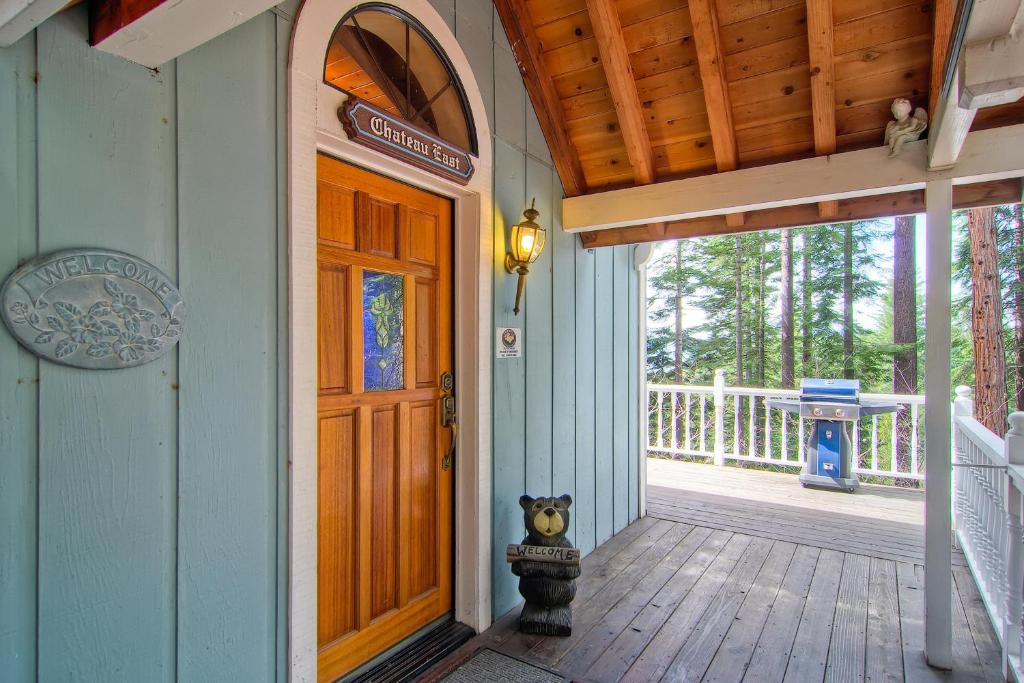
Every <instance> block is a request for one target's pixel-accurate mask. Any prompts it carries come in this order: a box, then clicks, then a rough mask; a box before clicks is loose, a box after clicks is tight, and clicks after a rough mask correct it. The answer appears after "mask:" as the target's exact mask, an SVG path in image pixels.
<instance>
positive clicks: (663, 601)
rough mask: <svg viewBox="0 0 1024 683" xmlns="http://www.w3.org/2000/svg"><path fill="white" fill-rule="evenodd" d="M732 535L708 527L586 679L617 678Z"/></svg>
mask: <svg viewBox="0 0 1024 683" xmlns="http://www.w3.org/2000/svg"><path fill="white" fill-rule="evenodd" d="M731 538H732V534H731V533H729V532H727V531H722V530H720V529H716V530H711V534H710V535H709V536H708V538H707V540H706V541H704V543H703V544H702V545H701V547H700V549H698V551H697V552H696V553H694V554H693V556H692V557H690V559H689V561H688V562H687V563H686V564H684V565H683V566H682V567H680V568H679V570H678V571H677V572H676V573H675V574H674V575H673V576H672V578H671V579H669V581H668V582H667V583H666V584H665V586H664V587H663V588H662V589H661V590H660V591H658V594H657V595H655V596H654V597H653V598H652V599H651V601H650V602H648V603H647V605H646V606H645V607H644V608H643V609H642V610H641V611H640V613H639V614H638V615H637V616H636V617H635V618H634V619H633V621H631V622H630V623H629V626H628V627H627V628H625V629H623V630H622V632H621V633H619V635H618V636H617V637H616V638H615V640H614V641H613V642H612V643H611V645H609V646H608V648H607V649H606V650H605V651H604V653H603V654H602V655H601V657H600V658H599V659H598V660H597V662H595V663H594V665H593V666H591V667H590V670H589V671H588V672H587V678H588V680H593V681H597V682H610V681H617V680H619V679H620V678H621V677H622V676H623V674H624V673H625V672H626V670H627V669H629V667H630V666H631V665H632V664H633V662H634V661H636V658H637V657H639V656H640V653H641V652H643V650H644V648H645V647H647V644H648V643H650V642H651V639H652V638H654V636H655V635H657V633H658V631H659V629H660V628H661V627H662V625H663V624H664V623H665V622H666V621H668V619H669V617H671V616H672V613H673V612H674V611H675V609H676V607H678V605H679V603H680V602H681V601H682V600H683V599H684V598H685V597H686V596H687V595H688V594H689V592H690V590H691V589H692V588H693V586H694V585H695V584H696V583H697V581H699V580H700V578H701V577H702V576H703V575H704V573H705V572H706V571H707V569H708V568H709V567H710V566H711V564H712V563H713V562H714V560H715V558H717V557H718V555H719V554H720V553H721V552H722V549H723V548H725V546H726V544H727V543H728V541H729V539H731Z"/></svg>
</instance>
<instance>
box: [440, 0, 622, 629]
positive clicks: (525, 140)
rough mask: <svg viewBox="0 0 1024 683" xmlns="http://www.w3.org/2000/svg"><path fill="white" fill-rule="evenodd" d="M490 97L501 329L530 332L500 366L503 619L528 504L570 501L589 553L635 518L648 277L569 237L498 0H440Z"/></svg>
mask: <svg viewBox="0 0 1024 683" xmlns="http://www.w3.org/2000/svg"><path fill="white" fill-rule="evenodd" d="M433 2H434V6H435V7H436V8H437V10H438V12H440V14H441V15H442V16H443V17H445V18H446V20H447V21H449V25H452V23H451V22H452V21H454V31H455V35H456V38H458V40H459V42H460V44H461V45H462V46H463V49H465V51H466V53H467V55H468V56H469V60H470V63H471V64H472V65H473V66H474V69H475V75H476V78H477V81H478V83H479V84H480V86H481V89H482V90H483V91H484V97H485V101H486V102H487V106H488V113H489V116H490V118H491V121H492V130H493V131H494V148H495V165H494V196H495V206H494V245H495V248H494V277H495V280H494V324H495V326H498V327H500V326H512V327H521V328H522V330H523V339H524V341H525V345H524V353H523V357H522V358H519V359H496V360H495V361H494V387H493V393H494V406H493V410H494V425H493V436H494V451H493V452H494V468H493V477H494V481H493V486H494V494H493V496H494V500H493V515H494V526H493V531H494V548H495V553H494V561H493V578H494V587H493V593H494V595H493V599H494V614H495V616H496V617H497V616H499V615H501V614H503V613H504V612H506V611H507V610H509V609H511V608H512V607H514V606H515V604H516V603H517V602H518V601H519V600H520V597H519V593H518V590H517V583H516V580H515V578H514V577H513V576H512V573H511V572H510V571H509V568H508V565H507V564H506V563H505V558H504V553H503V552H500V551H501V549H502V548H504V546H505V544H507V543H513V542H519V541H520V540H521V539H522V536H523V515H522V509H521V508H520V507H519V496H521V495H522V494H523V493H529V494H531V495H535V496H540V495H559V494H562V493H569V494H571V495H572V496H573V500H574V504H573V507H572V509H571V512H572V514H573V517H572V523H571V530H572V538H573V541H574V542H575V543H576V545H577V546H578V547H580V548H582V549H583V551H584V552H590V551H591V550H593V549H594V547H596V546H597V545H599V544H600V543H602V542H603V541H606V540H607V539H608V538H610V537H611V535H612V534H613V533H615V532H616V531H618V530H619V529H622V528H623V527H624V526H625V525H626V524H628V523H629V522H630V521H632V520H634V519H636V517H637V514H638V500H639V497H638V493H639V491H638V488H637V487H638V486H639V476H638V464H637V458H638V455H639V430H638V429H637V427H636V418H637V412H638V409H637V407H636V401H637V399H636V396H637V395H638V392H639V385H638V378H639V373H638V371H637V367H636V364H637V362H638V361H637V353H638V347H637V342H638V337H637V334H638V329H639V328H638V325H637V321H638V317H637V316H638V315H639V311H638V310H637V308H638V306H637V304H636V301H635V298H636V295H637V288H638V278H637V273H636V270H635V269H634V268H633V265H632V249H631V248H629V247H616V248H614V249H602V250H599V251H596V252H588V251H585V250H583V249H581V248H580V244H579V240H578V239H576V238H575V237H574V236H572V235H567V234H564V233H562V232H561V216H560V213H559V207H560V200H561V198H562V187H561V184H560V183H559V181H558V176H557V174H556V173H555V171H554V168H553V165H552V162H551V157H550V155H549V154H548V150H547V145H546V144H545V142H544V137H543V134H542V133H541V131H540V126H539V124H538V123H537V117H536V115H535V114H534V112H533V109H532V107H531V105H530V100H529V98H528V97H527V95H526V90H525V87H524V86H523V82H522V78H521V77H520V75H519V70H518V68H517V67H516V63H515V58H514V57H513V56H512V52H511V50H510V47H509V44H508V40H507V38H506V37H505V35H504V31H503V29H502V28H501V22H500V21H499V20H497V17H496V16H495V14H494V12H493V7H492V4H491V3H490V2H484V1H482V0H433ZM534 197H536V199H537V208H538V210H540V212H541V217H540V221H541V223H542V225H543V226H544V227H546V228H547V229H548V244H547V247H546V248H545V250H544V253H543V254H542V255H541V257H540V259H539V260H538V261H537V263H535V264H534V265H533V267H532V268H531V269H530V276H529V278H528V280H527V287H526V294H525V297H524V303H523V311H522V312H521V313H520V315H519V316H515V315H513V313H512V305H513V300H514V297H515V285H516V279H515V277H513V276H511V275H508V274H506V273H505V270H504V268H503V267H502V262H503V260H504V258H505V251H506V250H507V248H508V226H509V225H510V224H511V223H515V222H517V221H519V220H521V219H522V213H523V209H525V208H526V206H527V205H528V204H529V202H530V200H531V199H532V198H534Z"/></svg>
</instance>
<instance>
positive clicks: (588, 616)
mask: <svg viewBox="0 0 1024 683" xmlns="http://www.w3.org/2000/svg"><path fill="white" fill-rule="evenodd" d="M670 526H671V528H670V529H669V531H668V532H667V533H665V534H664V535H662V536H661V537H660V538H658V539H657V540H656V541H655V542H653V543H651V544H650V546H648V547H647V548H645V549H644V551H643V552H642V553H640V554H639V555H637V556H636V558H635V559H634V560H633V561H632V562H630V563H629V564H628V565H627V566H626V567H625V569H623V570H622V571H621V572H619V573H618V575H617V576H615V578H613V579H612V580H610V581H608V582H607V583H606V584H605V585H604V586H603V587H602V588H601V590H599V591H598V592H596V593H594V594H593V597H592V598H591V599H589V600H586V601H584V602H582V603H578V607H577V608H576V609H575V610H574V611H573V617H572V622H573V623H572V635H571V636H569V637H567V638H544V639H542V640H541V641H540V642H538V643H537V645H535V646H534V647H533V648H531V649H530V650H529V652H527V657H529V658H530V659H533V660H536V661H538V662H543V663H545V664H549V665H550V664H555V663H557V662H558V661H559V660H560V659H561V658H562V657H563V656H564V655H565V654H566V652H568V651H569V650H570V649H572V648H573V647H575V646H576V645H577V644H578V643H579V642H580V641H581V640H582V639H583V637H584V636H585V635H586V634H587V633H589V631H590V629H591V628H592V627H593V626H594V625H595V624H597V623H599V622H600V621H601V620H602V618H603V617H604V616H605V615H606V614H607V613H608V611H609V610H610V609H612V608H613V607H614V605H615V604H616V603H618V602H619V600H621V599H622V598H623V597H625V596H626V595H627V594H628V593H629V592H630V591H631V590H633V589H634V588H635V587H636V585H637V583H639V582H640V581H641V579H643V577H644V576H646V575H647V574H648V572H650V571H651V570H652V569H653V568H654V567H655V566H657V564H658V563H659V562H660V561H661V560H662V558H664V557H665V556H666V555H668V554H669V552H670V551H671V550H672V549H673V548H674V547H675V546H676V545H677V544H678V543H679V542H680V541H682V540H683V539H684V538H685V537H686V536H687V534H689V533H690V531H691V530H692V529H693V527H692V526H690V525H689V524H675V525H670Z"/></svg>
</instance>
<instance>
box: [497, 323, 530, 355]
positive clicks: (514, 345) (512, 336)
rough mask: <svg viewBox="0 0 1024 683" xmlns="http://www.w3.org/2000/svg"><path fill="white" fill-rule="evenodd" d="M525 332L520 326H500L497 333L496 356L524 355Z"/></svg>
mask: <svg viewBox="0 0 1024 683" xmlns="http://www.w3.org/2000/svg"><path fill="white" fill-rule="evenodd" d="M522 340H523V332H522V330H521V329H520V328H518V327H499V328H497V331H496V334H495V354H494V355H495V357H497V358H519V357H520V356H522V355H523V342H522Z"/></svg>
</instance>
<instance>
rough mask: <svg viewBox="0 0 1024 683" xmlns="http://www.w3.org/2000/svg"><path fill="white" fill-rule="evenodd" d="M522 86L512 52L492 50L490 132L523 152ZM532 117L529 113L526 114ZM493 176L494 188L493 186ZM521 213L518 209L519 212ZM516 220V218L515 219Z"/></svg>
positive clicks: (524, 140)
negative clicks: (491, 116)
mask: <svg viewBox="0 0 1024 683" xmlns="http://www.w3.org/2000/svg"><path fill="white" fill-rule="evenodd" d="M527 101H528V100H527V97H526V87H525V86H524V85H523V79H522V77H521V76H520V75H519V67H518V66H516V59H515V57H513V56H512V53H511V52H509V51H508V50H504V49H502V48H496V49H495V50H494V131H495V134H496V135H497V136H498V138H500V139H501V140H504V141H505V142H507V143H508V144H510V145H512V146H513V147H516V148H518V149H526V111H527ZM530 115H531V116H532V115H533V112H532V111H531V112H530ZM497 182H498V181H497V175H495V186H497ZM520 212H522V209H520ZM517 220H518V219H517Z"/></svg>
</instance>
